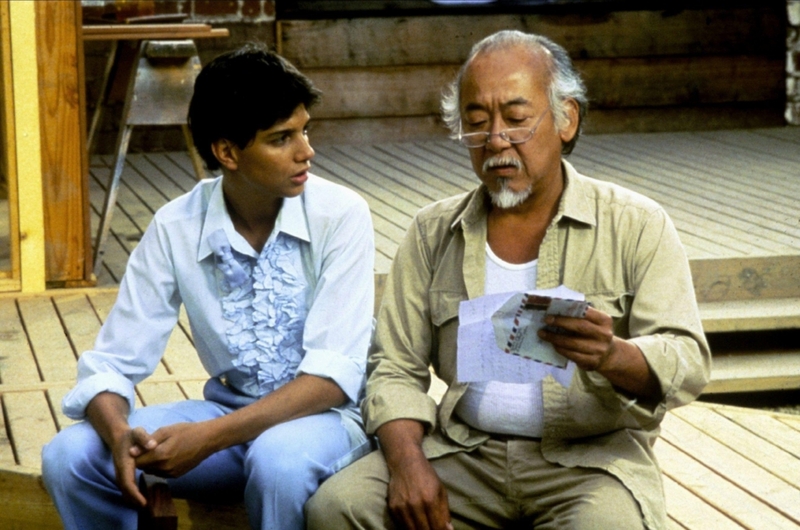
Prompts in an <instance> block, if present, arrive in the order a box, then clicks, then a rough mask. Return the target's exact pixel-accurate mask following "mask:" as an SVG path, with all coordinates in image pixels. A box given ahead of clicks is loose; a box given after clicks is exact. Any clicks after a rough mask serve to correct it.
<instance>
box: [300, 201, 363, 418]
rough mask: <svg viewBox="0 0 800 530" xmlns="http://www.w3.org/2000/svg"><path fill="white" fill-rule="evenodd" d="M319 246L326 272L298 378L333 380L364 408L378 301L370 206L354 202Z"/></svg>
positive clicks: (310, 319)
mask: <svg viewBox="0 0 800 530" xmlns="http://www.w3.org/2000/svg"><path fill="white" fill-rule="evenodd" d="M319 244H320V245H322V248H320V249H318V251H320V252H322V259H321V261H320V267H321V270H320V272H319V276H318V279H317V283H316V287H315V289H314V295H313V299H312V302H311V307H310V309H309V312H308V315H307V317H306V323H305V330H304V332H303V347H304V349H305V356H304V357H303V360H302V361H301V363H300V366H299V367H298V373H303V374H310V375H316V376H319V377H324V378H328V379H331V380H333V381H334V382H336V384H337V385H339V387H340V388H341V389H342V391H343V392H344V393H345V394H346V395H347V397H348V398H349V399H350V401H351V402H352V403H358V400H359V397H360V392H361V389H362V388H363V387H364V380H365V373H366V357H367V351H368V349H369V342H370V337H371V335H372V322H373V318H372V313H373V307H374V298H375V287H374V286H375V280H374V271H373V269H374V255H375V244H374V235H373V229H372V218H371V215H370V211H369V207H368V206H367V204H366V202H365V201H364V200H363V199H361V198H360V197H358V198H356V199H354V200H353V202H352V204H351V205H350V206H349V207H348V208H347V211H346V212H344V213H343V215H341V216H339V218H338V219H337V220H336V222H335V225H334V226H332V227H331V229H330V230H328V231H327V235H326V237H325V238H324V239H323V240H322V241H321V242H320V243H319ZM315 252H316V251H315Z"/></svg>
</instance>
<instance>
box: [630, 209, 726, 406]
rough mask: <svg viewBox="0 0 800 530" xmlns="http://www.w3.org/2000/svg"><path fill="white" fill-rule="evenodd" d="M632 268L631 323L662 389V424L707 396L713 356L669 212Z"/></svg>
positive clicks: (652, 226)
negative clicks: (671, 414)
mask: <svg viewBox="0 0 800 530" xmlns="http://www.w3.org/2000/svg"><path fill="white" fill-rule="evenodd" d="M632 263H634V269H633V270H632V271H631V274H632V276H633V284H634V285H635V286H636V289H635V293H634V296H633V301H632V305H631V310H630V317H629V321H628V327H629V333H630V341H631V342H633V343H634V344H636V346H638V347H639V349H640V350H641V351H642V353H643V354H644V356H645V359H646V360H647V363H648V364H649V366H650V369H651V370H652V372H653V373H654V374H655V375H656V377H657V378H658V381H659V383H660V384H661V389H662V400H661V402H660V403H659V404H658V406H657V407H656V408H655V410H652V409H651V410H650V413H654V414H655V417H656V418H657V419H660V418H661V417H663V414H664V413H665V412H666V411H667V410H668V409H671V408H674V407H677V406H680V405H684V404H686V403H689V402H690V401H692V400H693V399H695V398H696V397H697V396H698V395H699V394H700V393H701V392H702V390H703V388H704V387H705V385H706V384H707V383H708V380H709V377H710V371H711V353H710V350H709V347H708V343H707V341H706V338H705V335H704V333H703V329H702V323H701V320H700V314H699V310H698V308H697V301H696V299H695V294H694V287H693V284H692V275H691V271H690V269H689V262H688V259H687V257H686V253H685V251H684V248H683V246H682V245H681V243H680V240H679V238H678V233H677V231H676V229H675V227H674V226H673V224H672V221H671V220H670V219H669V217H668V216H667V214H666V212H664V211H663V210H657V211H656V212H654V213H653V214H651V215H650V216H649V218H648V219H647V222H646V223H645V224H644V227H643V230H642V232H641V235H640V238H639V242H638V245H637V250H636V258H635V259H634V260H632ZM635 412H639V413H645V410H637V411H635ZM648 415H649V414H647V413H645V417H646V416H648Z"/></svg>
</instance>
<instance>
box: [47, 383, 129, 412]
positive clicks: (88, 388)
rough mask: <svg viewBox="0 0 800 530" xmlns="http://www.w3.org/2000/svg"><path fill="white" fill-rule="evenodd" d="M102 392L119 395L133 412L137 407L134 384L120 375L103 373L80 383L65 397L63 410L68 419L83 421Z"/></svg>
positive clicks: (62, 405)
mask: <svg viewBox="0 0 800 530" xmlns="http://www.w3.org/2000/svg"><path fill="white" fill-rule="evenodd" d="M101 392H113V393H114V394H119V395H120V396H122V397H123V398H125V400H127V401H128V407H129V410H133V409H134V407H135V402H134V388H133V383H131V381H130V380H129V379H127V378H125V377H123V376H121V375H119V374H111V373H103V374H95V375H92V376H89V377H87V378H86V379H82V380H81V381H79V382H78V384H77V385H75V387H74V388H73V389H72V390H70V391H69V393H68V394H67V395H66V396H64V399H63V400H62V401H61V410H63V412H64V415H65V416H67V417H68V418H71V419H73V420H82V419H84V418H85V417H86V407H87V406H88V405H89V402H90V401H91V400H92V399H94V397H95V396H96V395H97V394H99V393H101Z"/></svg>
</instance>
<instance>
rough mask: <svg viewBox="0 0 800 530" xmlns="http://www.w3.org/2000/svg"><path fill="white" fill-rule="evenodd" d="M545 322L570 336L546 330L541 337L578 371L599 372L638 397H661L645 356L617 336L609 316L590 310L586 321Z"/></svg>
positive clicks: (560, 319) (555, 319) (634, 346)
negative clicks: (573, 363)
mask: <svg viewBox="0 0 800 530" xmlns="http://www.w3.org/2000/svg"><path fill="white" fill-rule="evenodd" d="M546 322H547V323H548V324H550V325H554V326H557V327H560V328H563V329H565V330H567V331H569V332H570V334H567V335H561V334H558V333H553V332H550V331H547V330H546V329H543V330H541V331H540V333H539V336H540V337H541V338H542V339H543V340H546V341H548V342H550V343H552V344H553V346H554V347H555V349H556V351H557V352H558V353H560V354H561V355H563V356H564V357H566V358H567V359H570V360H571V361H573V362H575V364H576V365H577V366H578V367H579V368H582V369H584V370H587V371H597V373H599V374H601V375H602V376H604V377H605V378H606V379H608V380H609V382H610V383H611V384H612V385H614V386H615V387H616V388H618V389H620V390H623V391H625V392H627V393H629V394H631V395H633V396H636V397H638V398H643V399H650V400H658V399H660V398H661V385H660V384H659V382H658V379H657V378H656V376H655V374H654V373H653V372H652V371H651V370H650V366H649V365H648V364H647V360H646V359H645V357H644V354H643V353H642V351H641V350H640V349H639V348H638V347H637V346H636V345H635V344H633V343H631V342H629V341H626V340H625V339H622V338H620V337H617V336H615V335H614V332H613V330H612V320H611V317H610V316H609V315H607V314H605V313H603V312H602V311H599V310H597V309H594V308H591V307H590V308H589V309H588V310H587V312H586V318H571V317H548V320H547V321H546Z"/></svg>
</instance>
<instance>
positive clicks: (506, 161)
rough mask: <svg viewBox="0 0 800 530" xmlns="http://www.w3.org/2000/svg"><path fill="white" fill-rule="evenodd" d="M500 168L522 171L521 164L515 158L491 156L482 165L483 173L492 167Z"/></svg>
mask: <svg viewBox="0 0 800 530" xmlns="http://www.w3.org/2000/svg"><path fill="white" fill-rule="evenodd" d="M501 166H514V168H515V169H522V163H521V162H520V161H519V160H517V159H516V158H513V157H510V156H493V157H492V158H487V159H486V161H485V162H484V163H483V171H484V172H486V171H489V170H490V169H492V168H493V167H501Z"/></svg>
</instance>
